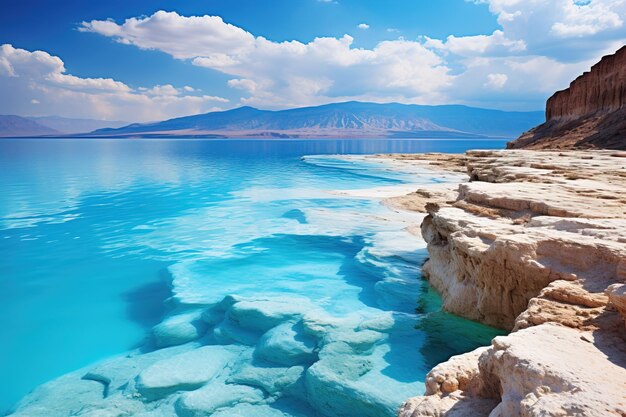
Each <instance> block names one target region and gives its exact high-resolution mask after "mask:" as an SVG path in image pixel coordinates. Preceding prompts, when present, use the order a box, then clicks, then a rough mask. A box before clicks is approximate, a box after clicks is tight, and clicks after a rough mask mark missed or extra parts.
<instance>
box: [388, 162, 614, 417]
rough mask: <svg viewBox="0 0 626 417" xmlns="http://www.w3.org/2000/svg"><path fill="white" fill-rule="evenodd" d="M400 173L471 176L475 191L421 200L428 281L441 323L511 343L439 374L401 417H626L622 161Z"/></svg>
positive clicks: (463, 187)
mask: <svg viewBox="0 0 626 417" xmlns="http://www.w3.org/2000/svg"><path fill="white" fill-rule="evenodd" d="M393 163H394V164H396V165H402V164H407V163H413V164H416V165H418V166H438V167H440V168H443V169H449V170H454V171H457V170H458V164H463V165H464V166H465V167H466V169H467V172H468V179H471V182H465V183H461V184H460V185H459V186H458V188H457V196H456V198H450V196H445V198H443V199H442V198H439V199H437V198H435V199H433V200H432V201H431V202H429V203H425V204H424V203H423V202H422V201H423V198H424V195H425V194H426V193H427V192H428V187H423V190H422V189H418V190H417V192H415V193H414V194H412V196H413V198H414V199H415V200H416V201H417V202H416V204H421V205H423V206H424V207H425V208H426V210H427V211H428V213H429V214H428V216H427V217H426V218H425V220H424V222H423V223H422V230H421V231H422V235H423V237H424V239H425V240H426V242H427V244H428V252H429V255H430V258H429V260H428V261H427V262H426V264H425V265H424V266H423V273H424V275H425V276H426V277H427V278H428V280H429V281H430V283H431V284H432V285H433V286H434V287H435V288H436V289H437V290H438V291H439V292H440V293H441V295H442V297H443V305H444V308H445V309H446V310H448V311H451V312H454V313H456V314H459V315H461V316H464V317H468V318H471V319H473V320H477V321H480V322H483V323H487V324H491V325H494V326H497V327H501V328H503V329H509V330H513V331H514V332H513V333H511V334H510V335H509V336H505V337H497V338H495V339H494V340H493V342H492V345H491V346H490V347H487V348H482V349H479V350H476V351H474V352H471V353H467V354H464V355H461V356H458V357H454V358H452V359H450V360H449V361H447V362H444V363H442V364H440V365H438V366H436V367H435V368H434V369H433V370H432V371H431V372H430V373H429V375H428V377H427V378H426V388H427V396H425V397H416V398H413V399H411V400H409V401H408V402H406V403H405V405H404V406H403V409H402V410H401V412H400V415H401V416H402V417H418V416H488V415H489V416H491V417H494V416H502V417H504V416H507V417H511V416H570V415H576V416H622V415H624V414H625V413H626V397H625V396H624V393H625V392H626V370H625V367H626V343H625V340H626V331H625V329H624V323H623V321H622V316H621V315H620V313H621V314H623V312H624V301H623V300H624V290H623V288H624V282H625V281H626V199H625V197H624V196H626V154H622V153H615V152H609V151H598V152H580V151H579V152H560V153H559V152H537V151H482V152H481V151H470V152H468V153H467V154H466V155H464V156H450V157H449V161H448V162H447V163H443V164H442V162H441V157H440V156H428V155H426V156H419V155H416V156H413V157H410V156H403V157H393ZM407 200H409V201H407ZM410 200H411V195H409V196H407V197H406V199H404V200H397V199H396V200H391V201H390V202H389V204H391V205H397V206H399V207H406V206H408V205H410V204H411V203H410Z"/></svg>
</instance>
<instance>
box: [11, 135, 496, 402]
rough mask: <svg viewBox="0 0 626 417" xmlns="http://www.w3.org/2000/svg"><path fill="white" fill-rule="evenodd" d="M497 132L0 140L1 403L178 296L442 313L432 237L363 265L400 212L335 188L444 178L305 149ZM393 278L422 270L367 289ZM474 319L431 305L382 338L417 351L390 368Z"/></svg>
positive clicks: (464, 145) (421, 365)
mask: <svg viewBox="0 0 626 417" xmlns="http://www.w3.org/2000/svg"><path fill="white" fill-rule="evenodd" d="M504 143H505V142H504V141H497V140H489V141H487V140H484V141H476V140H474V141H469V140H382V139H379V140H302V141H296V140H290V141H281V140H216V141H213V140H161V139H159V140H91V139H90V140H70V139H68V140H35V139H6V140H1V141H0V271H2V273H1V274H0V329H2V332H3V337H2V343H0V375H2V376H3V380H4V381H5V382H6V383H7V384H6V385H4V386H3V389H2V390H0V414H1V413H2V410H5V409H8V408H9V407H10V406H11V405H12V404H13V403H15V402H16V401H17V400H18V399H19V398H20V397H21V396H23V395H24V394H26V393H27V392H28V391H30V390H31V389H33V388H34V387H35V386H37V385H38V384H41V383H43V382H45V381H47V380H50V379H52V378H54V377H56V376H59V375H62V374H63V373H66V372H69V371H72V370H75V369H78V368H80V367H83V366H86V365H88V364H90V363H93V362H95V361H97V360H100V359H103V358H107V357H109V356H112V355H115V354H119V353H121V352H124V351H126V350H128V349H131V348H133V347H136V346H139V345H140V344H142V343H143V342H144V341H145V339H146V336H147V335H148V333H149V330H150V328H151V327H152V326H154V325H156V324H157V323H159V322H160V321H161V320H162V319H163V318H164V317H165V316H166V315H167V314H168V311H169V310H170V309H171V308H172V307H173V306H174V305H178V304H181V303H182V304H189V303H202V304H210V303H213V302H217V301H219V300H220V299H221V298H223V296H225V295H227V294H238V295H242V296H247V295H252V294H259V292H261V293H264V294H265V293H266V294H270V295H276V294H282V295H285V294H287V295H289V294H291V295H294V296H306V297H307V298H308V299H309V300H310V301H311V302H312V303H314V304H316V305H317V306H321V308H323V309H324V310H325V311H326V312H327V313H329V314H332V315H337V316H342V315H346V314H350V313H351V312H354V311H363V314H369V312H370V311H380V310H385V311H400V312H405V313H411V314H412V313H414V312H415V308H416V307H418V306H420V305H421V306H422V308H423V309H424V311H422V313H424V312H427V311H436V310H437V308H438V307H437V297H436V296H435V295H434V294H432V291H430V290H428V287H427V285H425V284H424V283H423V282H420V281H418V280H417V275H418V274H419V264H418V263H419V261H420V260H423V259H424V258H425V251H424V250H423V248H417V249H416V248H414V247H413V246H411V245H412V243H407V247H406V250H407V251H411V252H412V253H411V257H407V256H405V257H404V258H402V257H397V256H395V255H394V256H390V257H386V258H385V257H384V256H383V257H381V259H383V258H384V262H382V261H381V262H382V264H380V265H377V266H376V267H375V268H363V265H361V263H362V262H361V261H362V259H360V257H362V256H363V253H366V254H367V253H368V251H367V250H368V248H370V249H371V248H372V247H373V248H375V249H376V248H377V244H379V245H378V250H379V251H380V250H381V249H380V247H383V248H384V247H385V242H383V243H380V241H381V240H384V239H385V238H386V237H389V236H391V237H393V238H394V239H397V236H398V234H399V233H402V231H401V229H402V224H401V221H400V220H398V222H397V223H393V224H390V225H387V226H385V227H383V228H381V227H379V226H377V225H376V224H375V222H373V221H372V222H371V223H368V221H364V219H367V217H365V215H370V216H376V215H381V213H383V211H384V210H386V209H384V208H383V207H381V206H380V205H379V204H378V203H377V202H374V201H371V200H365V199H351V198H337V197H336V196H333V195H332V194H329V193H328V192H327V190H342V189H359V188H372V187H379V186H384V185H398V184H402V183H409V182H411V183H412V182H416V183H417V182H423V183H428V182H432V181H437V180H439V179H438V178H436V176H435V177H433V176H428V175H426V176H422V177H420V178H416V175H415V174H411V175H409V174H406V173H397V172H389V171H386V170H385V169H381V168H380V167H376V166H368V165H367V163H363V164H361V165H359V164H354V165H351V164H346V163H345V162H343V161H341V160H336V159H334V158H332V157H331V158H314V159H311V160H309V161H308V162H307V161H303V160H302V159H301V157H302V156H304V155H333V154H370V153H387V152H403V153H405V152H406V153H409V152H411V153H415V152H433V151H436V152H450V153H460V152H463V151H465V150H467V149H475V148H480V149H496V148H502V147H503V146H504ZM400 242H402V240H400ZM364 249H365V251H364ZM370 252H372V253H374V252H375V251H373V250H371V251H370ZM372 256H373V255H372ZM409 258H410V259H409ZM390 274H392V275H393V274H396V275H397V276H398V277H399V278H398V279H400V278H402V279H415V287H414V290H413V292H410V293H408V294H404V295H403V294H402V293H401V292H399V291H395V290H394V287H393V284H389V285H387V287H388V288H387V287H385V285H378V286H376V285H374V284H375V283H377V282H379V281H381V279H382V278H385V277H389V275H390ZM394 279H395V278H394ZM385 284H387V283H385ZM381 288H382V289H381ZM418 299H419V300H421V304H418ZM424 306H427V307H424ZM472 326H473V325H472V324H470V323H466V322H465V321H459V320H457V319H455V318H453V317H451V316H448V315H445V314H439V313H433V314H431V315H430V316H428V319H427V320H425V321H424V326H423V329H422V330H421V332H417V331H416V334H415V337H414V340H413V339H411V338H404V339H403V340H401V341H396V342H393V341H390V342H389V343H390V344H391V345H393V343H397V346H396V348H397V349H395V351H396V352H400V353H398V354H399V355H400V354H401V356H403V357H404V358H405V359H404V363H406V355H407V353H406V352H407V351H410V352H412V353H410V354H412V355H415V357H416V361H417V362H418V363H416V365H415V366H416V368H415V369H400V368H397V370H396V371H394V369H396V368H394V367H396V366H398V364H397V363H396V362H394V361H396V360H399V358H396V359H394V357H393V355H387V356H385V358H386V359H385V360H387V361H389V366H388V367H387V368H386V369H387V371H386V372H387V377H389V378H392V379H393V380H396V381H398V382H399V383H405V382H406V383H407V384H410V383H413V382H415V381H416V378H419V377H420V375H421V377H422V378H423V373H424V372H425V371H426V370H427V369H428V368H429V367H430V366H432V365H433V364H435V363H437V362H439V361H441V360H444V359H446V358H447V357H448V356H450V355H451V354H453V353H456V352H459V351H463V350H467V349H470V348H472V347H473V346H474V345H476V344H479V343H481V342H484V341H485V340H487V339H488V338H489V337H490V336H491V334H492V333H490V332H489V331H488V330H486V329H484V328H482V327H480V328H478V327H472ZM443 333H450V334H449V335H447V336H443V335H442V334H443ZM392 351H393V350H392ZM409 375H412V376H409Z"/></svg>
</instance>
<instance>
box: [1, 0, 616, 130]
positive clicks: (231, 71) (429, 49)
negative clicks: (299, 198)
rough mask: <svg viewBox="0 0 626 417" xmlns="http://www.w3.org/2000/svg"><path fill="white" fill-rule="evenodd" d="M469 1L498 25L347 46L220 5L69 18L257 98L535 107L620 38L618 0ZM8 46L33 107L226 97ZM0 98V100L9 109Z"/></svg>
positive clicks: (161, 106) (102, 108) (97, 109)
mask: <svg viewBox="0 0 626 417" xmlns="http://www.w3.org/2000/svg"><path fill="white" fill-rule="evenodd" d="M318 1H323V2H326V3H332V1H331V0H318ZM467 1H471V2H474V3H485V4H487V5H488V7H489V10H490V11H491V12H492V13H493V14H494V15H495V16H496V18H497V21H498V23H499V25H500V28H499V29H497V30H495V31H493V32H491V33H485V34H478V35H473V36H455V35H450V36H448V37H446V38H442V39H435V38H429V37H425V36H424V37H420V38H418V39H414V40H411V39H404V38H398V39H395V40H388V41H382V42H379V43H378V44H376V45H374V46H373V47H370V48H358V47H355V46H354V42H353V41H354V40H353V38H352V37H351V36H349V35H344V36H342V37H319V38H315V39H313V40H311V41H309V42H300V41H295V40H292V41H283V42H275V41H272V40H270V39H266V38H264V37H262V36H256V35H254V34H252V33H250V32H248V31H246V30H245V29H243V28H240V27H237V26H235V25H232V24H229V23H227V22H224V20H223V19H222V18H221V17H219V16H181V15H179V14H178V13H176V12H165V11H159V12H156V13H154V14H153V15H151V16H142V17H132V18H129V19H127V20H125V21H123V22H116V21H113V20H92V21H89V22H83V23H82V24H81V25H80V27H79V30H80V31H83V32H93V33H97V34H100V35H103V36H106V37H109V38H112V39H114V40H115V41H117V42H120V43H123V44H127V45H133V46H135V47H137V48H139V49H149V50H159V51H162V52H164V53H166V54H169V55H171V56H172V57H173V58H175V59H179V60H183V61H185V62H189V63H191V64H193V65H196V66H199V67H205V68H209V69H211V70H215V71H218V72H220V73H222V74H226V75H227V76H228V77H229V80H228V81H227V85H228V87H230V88H231V89H233V93H234V94H238V95H240V96H241V99H240V102H241V103H242V104H249V105H255V106H259V107H266V108H271V107H274V108H284V107H297V106H305V105H316V104H322V103H327V102H336V101H342V100H368V101H378V102H387V101H398V102H405V103H426V104H439V103H464V104H470V105H477V106H483V107H499V108H512V109H538V108H541V107H542V106H543V103H544V101H545V99H546V98H547V96H549V95H550V94H552V92H554V91H555V90H557V89H561V88H564V87H566V86H567V84H568V83H569V81H570V80H572V79H573V78H574V77H576V76H577V75H578V74H580V73H582V72H583V71H585V70H588V68H589V67H590V66H591V65H592V64H593V63H594V62H596V61H597V60H598V59H599V58H600V56H602V55H604V54H607V53H612V52H614V51H615V50H617V49H618V48H619V47H620V46H621V45H623V44H624V43H625V42H626V31H625V23H624V21H625V20H626V0H586V1H575V0H467ZM357 27H359V28H361V29H363V30H366V29H367V28H368V27H369V26H368V25H367V24H366V23H362V24H360V25H358V26H357ZM387 32H389V33H398V32H399V31H398V30H397V29H394V28H389V29H387ZM3 48H4V47H3ZM7 48H9V49H6V50H4V49H3V52H2V53H0V87H3V88H4V86H9V87H8V88H12V89H13V90H16V91H17V90H19V91H20V95H19V97H23V100H25V101H24V103H22V105H23V106H24V108H27V109H30V110H31V111H32V109H33V104H32V103H29V100H31V99H34V100H38V101H40V102H41V104H40V105H39V106H37V108H42V109H43V108H48V109H49V108H50V106H52V105H53V104H54V105H56V106H57V107H55V108H61V107H62V108H66V107H65V106H60V107H59V106H58V104H59V103H60V102H61V101H63V100H65V102H67V103H68V106H69V108H72V107H73V108H75V111H76V112H80V111H84V112H87V111H93V112H94V113H95V114H98V115H103V116H104V117H109V118H112V117H116V118H119V117H120V116H119V115H121V116H122V117H123V118H128V116H126V115H128V114H136V116H134V117H135V118H136V119H137V120H146V119H150V120H153V119H158V118H163V117H171V116H173V115H181V114H189V113H197V112H200V111H206V110H207V109H209V108H211V106H213V105H215V104H219V103H226V102H228V100H226V99H223V98H220V97H214V96H209V95H201V93H200V92H199V91H197V90H195V89H194V88H193V87H190V86H183V87H182V88H178V87H175V86H173V85H170V84H163V85H157V86H147V87H145V88H131V87H130V86H128V85H126V84H124V83H122V82H120V81H117V80H113V79H110V78H81V77H77V76H74V75H71V74H67V72H66V70H65V68H64V65H63V62H62V61H61V59H60V58H58V57H54V56H51V55H49V54H47V53H45V52H41V51H34V52H30V51H24V50H18V49H15V48H13V47H11V46H10V45H9V46H8V47H7ZM26 62H27V63H26ZM7 91H8V90H7ZM46 91H47V92H48V93H45V92H46ZM14 96H15V95H14ZM15 97H17V96H15ZM26 97H27V98H26ZM21 99H22V98H20V99H18V100H15V102H19V100H21ZM5 101H6V100H5ZM27 104H28V105H29V106H30V107H27ZM232 104H233V105H234V103H232ZM3 105H4V107H5V109H6V103H0V111H3V112H7V110H5V109H2V106H3ZM26 113H28V111H26ZM113 114H115V115H118V116H114V115H113ZM101 117H102V116H101Z"/></svg>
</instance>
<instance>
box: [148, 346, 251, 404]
mask: <svg viewBox="0 0 626 417" xmlns="http://www.w3.org/2000/svg"><path fill="white" fill-rule="evenodd" d="M239 353H241V349H235V348H232V347H227V346H203V347H200V348H198V349H194V350H191V351H189V352H185V353H181V354H179V355H175V356H172V357H170V358H167V359H163V360H161V361H159V362H156V363H155V364H154V365H151V366H149V367H148V368H146V369H145V370H143V371H142V372H141V373H140V374H139V376H137V385H136V386H137V391H138V392H139V393H140V394H141V395H142V396H143V397H144V398H145V399H146V400H148V401H153V400H156V399H159V398H163V397H165V396H167V395H169V394H171V393H173V392H176V391H189V390H194V389H197V388H200V387H201V386H202V385H204V384H205V383H207V382H208V381H210V380H211V379H213V378H214V377H216V376H217V375H218V374H219V373H220V372H222V371H223V370H224V369H225V368H226V367H227V365H228V364H229V363H230V362H231V361H232V360H233V359H234V358H235V356H236V355H237V354H239Z"/></svg>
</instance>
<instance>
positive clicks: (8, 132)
mask: <svg viewBox="0 0 626 417" xmlns="http://www.w3.org/2000/svg"><path fill="white" fill-rule="evenodd" d="M126 125H128V122H122V121H115V120H97V119H72V118H67V117H59V116H43V117H23V116H15V115H0V137H20V136H50V135H53V136H54V135H67V134H76V133H83V132H91V131H93V130H97V129H103V128H118V127H122V126H126Z"/></svg>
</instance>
